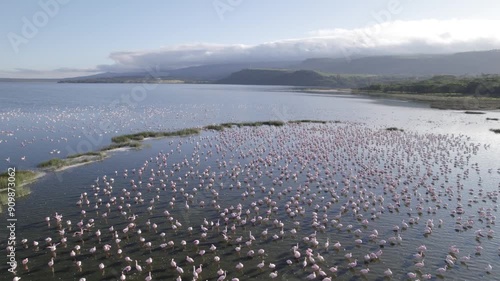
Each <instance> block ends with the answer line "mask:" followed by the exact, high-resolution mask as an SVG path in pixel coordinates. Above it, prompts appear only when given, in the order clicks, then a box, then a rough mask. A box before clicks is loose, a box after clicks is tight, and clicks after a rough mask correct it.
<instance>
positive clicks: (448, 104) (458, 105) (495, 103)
mask: <svg viewBox="0 0 500 281" xmlns="http://www.w3.org/2000/svg"><path fill="white" fill-rule="evenodd" d="M297 91H298V92H303V93H310V94H332V95H346V96H361V97H367V98H382V99H396V100H403V101H414V102H420V103H425V104H428V105H429V106H430V107H431V108H435V109H442V110H465V111H466V112H464V113H466V114H485V112H480V111H477V110H498V109H500V98H496V97H487V96H484V97H481V96H467V95H459V94H443V93H425V94H423V93H422V94H417V93H404V92H382V91H374V90H371V91H368V90H361V89H326V88H307V89H298V90H297ZM494 119H495V118H491V119H488V120H494Z"/></svg>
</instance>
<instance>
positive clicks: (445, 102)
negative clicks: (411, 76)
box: [355, 74, 500, 114]
mask: <svg viewBox="0 0 500 281" xmlns="http://www.w3.org/2000/svg"><path fill="white" fill-rule="evenodd" d="M355 92H356V93H359V94H364V95H370V96H380V97H391V98H396V99H406V100H412V101H419V102H426V103H429V105H430V106H431V107H432V108H438V109H455V110H481V109H482V110H496V109H500V75H492V74H483V75H479V76H473V77H470V76H453V75H436V76H434V77H432V78H429V79H424V80H418V81H399V82H394V83H378V84H372V85H370V86H366V87H361V88H359V89H357V90H355ZM466 113H469V114H481V113H476V112H466Z"/></svg>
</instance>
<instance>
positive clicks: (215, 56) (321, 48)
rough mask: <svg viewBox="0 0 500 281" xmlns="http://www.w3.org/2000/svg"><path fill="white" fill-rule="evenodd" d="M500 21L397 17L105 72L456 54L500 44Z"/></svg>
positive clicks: (201, 48)
mask: <svg viewBox="0 0 500 281" xmlns="http://www.w3.org/2000/svg"><path fill="white" fill-rule="evenodd" d="M498 26H500V20H433V19H429V20H418V21H392V22H385V23H382V24H375V25H371V26H365V27H363V28H357V29H341V28H335V29H328V30H317V31H312V32H310V34H309V35H310V37H305V38H299V39H289V40H281V41H274V42H266V43H262V44H258V45H241V44H234V45H218V44H205V43H197V44H186V45H177V46H168V47H164V48H160V49H157V50H149V51H137V52H131V51H129V52H117V53H112V54H111V55H110V58H111V59H112V60H114V61H115V64H113V65H101V66H98V69H100V70H102V71H130V70H140V69H144V68H148V67H151V66H152V65H158V66H159V67H160V68H161V69H165V70H166V69H172V68H179V67H184V66H193V65H202V64H212V63H232V62H248V61H283V60H302V59H306V58H311V57H342V56H352V55H383V54H415V53H450V52H462V51H473V50H489V49H497V48H500V33H498V32H497V30H496V27H498Z"/></svg>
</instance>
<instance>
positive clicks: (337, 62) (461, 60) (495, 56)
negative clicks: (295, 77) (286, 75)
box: [293, 50, 500, 76]
mask: <svg viewBox="0 0 500 281" xmlns="http://www.w3.org/2000/svg"><path fill="white" fill-rule="evenodd" d="M293 68H294V69H306V70H315V71H322V72H330V73H340V74H374V75H406V76H432V75H442V74H450V75H478V74H482V73H488V74H500V50H491V51H481V52H464V53H456V54H446V55H413V56H377V57H363V58H353V59H351V60H347V59H345V58H311V59H307V60H305V61H303V62H302V63H300V64H298V65H295V66H293Z"/></svg>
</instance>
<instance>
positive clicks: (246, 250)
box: [13, 123, 500, 281]
mask: <svg viewBox="0 0 500 281" xmlns="http://www.w3.org/2000/svg"><path fill="white" fill-rule="evenodd" d="M158 141H161V142H164V147H165V149H164V150H163V151H161V152H159V153H157V154H155V155H154V156H152V157H150V158H149V159H146V160H145V161H144V163H143V164H142V165H140V166H138V167H130V168H129V169H124V170H121V171H114V173H112V174H107V175H101V176H99V177H98V178H96V179H94V180H89V185H88V187H87V188H86V190H84V191H82V192H81V195H80V197H79V198H78V199H77V201H76V202H69V203H68V204H71V205H73V206H74V208H73V209H72V211H65V212H64V213H61V212H57V213H51V214H46V215H41V217H40V227H39V228H38V229H36V233H37V235H39V237H38V238H35V239H26V238H23V237H20V239H22V240H20V241H21V244H20V245H19V250H18V257H19V261H20V263H21V264H22V266H21V265H20V266H18V268H17V272H16V274H15V276H13V280H15V281H17V280H36V279H37V278H38V279H51V280H52V279H54V280H80V281H85V280H146V281H150V280H176V281H180V280H193V281H195V280H218V281H222V280H231V281H238V280H258V279H259V278H260V279H263V280H272V279H279V280H322V281H330V280H358V279H359V280H383V279H387V280H391V279H392V280H413V281H416V280H435V279H438V278H447V277H449V278H458V277H459V276H461V275H463V276H475V277H477V278H478V279H480V278H485V280H494V279H495V277H494V276H498V274H500V271H498V270H499V268H500V266H497V265H498V264H499V260H500V257H499V255H500V248H499V245H498V240H497V239H498V236H497V234H496V233H495V230H497V231H498V227H497V225H496V214H497V213H498V205H497V201H498V196H499V193H500V192H499V191H500V181H498V182H492V181H491V180H489V179H497V178H498V176H497V175H498V174H500V168H499V169H496V168H493V167H491V168H490V169H486V170H482V167H480V166H479V164H477V163H476V161H475V160H474V157H475V156H476V154H477V153H478V151H480V150H483V149H488V147H487V146H483V145H481V144H478V143H473V142H471V141H469V140H468V139H467V137H466V136H464V135H438V134H422V133H412V132H398V131H396V132H394V131H386V130H384V129H375V128H369V127H368V126H366V125H360V124H355V123H341V124H333V123H329V124H287V125H285V126H282V127H270V126H261V127H256V128H253V127H252V128H231V129H226V130H224V131H222V132H205V133H203V134H202V135H201V136H192V137H185V138H173V139H164V140H158ZM68 181H70V180H68ZM68 184H71V183H70V182H68ZM35 215H36V214H35ZM44 217H45V219H44Z"/></svg>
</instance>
